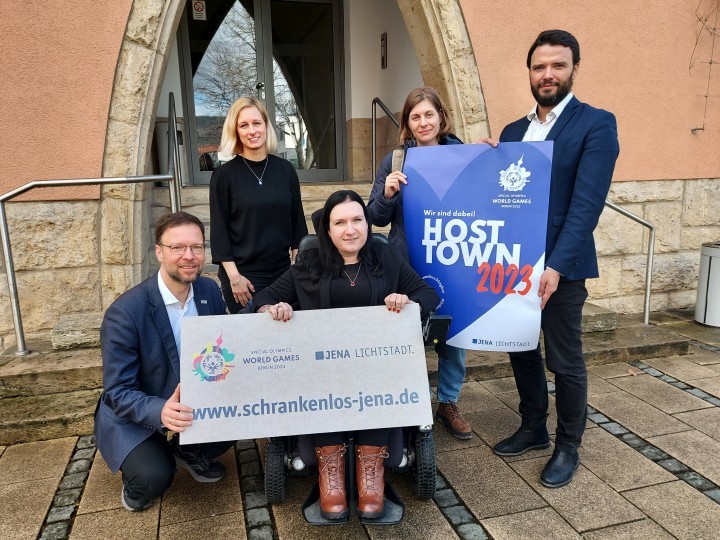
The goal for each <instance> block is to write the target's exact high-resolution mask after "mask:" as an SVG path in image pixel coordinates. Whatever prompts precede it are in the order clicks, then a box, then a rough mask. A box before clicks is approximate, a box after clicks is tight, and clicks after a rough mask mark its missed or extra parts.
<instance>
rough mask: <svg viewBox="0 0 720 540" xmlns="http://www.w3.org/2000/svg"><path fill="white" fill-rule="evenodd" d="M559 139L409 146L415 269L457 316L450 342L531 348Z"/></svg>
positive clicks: (407, 207) (408, 218)
mask: <svg viewBox="0 0 720 540" xmlns="http://www.w3.org/2000/svg"><path fill="white" fill-rule="evenodd" d="M552 149H553V143H552V141H547V142H532V143H524V142H517V143H501V144H499V145H498V147H497V148H492V147H491V146H489V145H487V144H462V145H443V146H430V147H421V148H411V149H409V150H408V152H407V157H406V160H405V166H404V167H403V172H404V173H405V174H406V175H407V177H408V178H407V185H406V186H403V206H404V212H405V234H406V237H407V244H408V249H409V251H410V262H411V264H412V266H413V268H414V269H415V270H416V271H417V272H418V274H420V276H422V277H423V278H424V279H425V280H426V281H427V282H428V283H430V284H431V285H432V286H433V287H435V289H436V290H437V292H438V294H439V295H440V298H441V304H440V307H439V308H438V310H437V312H438V313H440V314H449V315H451V316H452V324H451V325H450V332H449V334H448V344H450V345H453V346H455V347H461V348H464V349H473V350H482V351H524V350H529V349H534V348H535V347H536V346H537V343H538V339H539V336H540V298H538V295H537V292H538V287H539V280H540V275H541V274H542V272H543V270H544V264H545V234H546V228H547V213H548V196H549V192H550V173H551V167H552Z"/></svg>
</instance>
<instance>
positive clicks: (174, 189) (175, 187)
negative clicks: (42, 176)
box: [0, 93, 182, 356]
mask: <svg viewBox="0 0 720 540" xmlns="http://www.w3.org/2000/svg"><path fill="white" fill-rule="evenodd" d="M169 97H170V99H169V116H170V122H169V123H168V130H169V132H170V133H168V135H169V136H168V172H167V174H153V175H146V176H121V177H114V178H73V179H67V180H35V181H33V182H28V183H27V184H25V185H23V186H20V187H19V188H16V189H14V190H12V191H8V192H7V193H5V194H4V195H0V227H1V230H0V237H1V239H2V248H3V257H4V259H5V272H6V274H7V282H8V292H9V293H10V305H11V307H12V312H13V321H14V324H15V337H16V339H17V351H16V352H15V354H16V355H17V356H25V355H27V354H30V350H29V349H27V348H26V347H25V333H24V331H23V324H22V314H21V313H20V300H19V298H18V290H17V282H16V280H15V266H14V264H13V257H12V249H11V247H10V234H9V230H8V223H7V214H6V212H5V202H6V201H9V200H11V199H14V198H15V197H17V196H19V195H22V194H23V193H25V192H27V191H30V190H31V189H35V188H44V187H66V186H90V185H107V184H139V183H142V182H168V187H169V189H170V209H171V210H172V211H173V212H177V211H179V210H180V209H181V208H182V207H181V206H180V175H179V173H180V169H179V166H178V163H179V159H178V157H179V148H178V144H177V119H176V118H175V99H174V96H173V94H172V93H170V96H169ZM171 128H173V129H171ZM171 171H172V173H171Z"/></svg>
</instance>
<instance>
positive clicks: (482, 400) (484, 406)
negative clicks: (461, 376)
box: [458, 381, 504, 414]
mask: <svg viewBox="0 0 720 540" xmlns="http://www.w3.org/2000/svg"><path fill="white" fill-rule="evenodd" d="M458 407H459V408H460V411H461V412H462V413H463V414H466V413H470V412H476V411H488V410H493V409H501V408H503V407H504V404H503V402H502V401H500V400H499V399H498V398H497V397H495V396H494V395H493V394H492V392H490V390H488V389H487V388H485V387H484V386H483V385H481V384H480V383H479V382H477V381H470V382H466V383H464V384H463V385H462V387H461V388H460V396H459V397H458Z"/></svg>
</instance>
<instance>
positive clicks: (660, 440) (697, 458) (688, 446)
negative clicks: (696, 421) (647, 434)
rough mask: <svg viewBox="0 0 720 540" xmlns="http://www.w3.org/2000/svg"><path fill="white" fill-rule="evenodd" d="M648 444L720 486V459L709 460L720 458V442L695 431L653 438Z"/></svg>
mask: <svg viewBox="0 0 720 540" xmlns="http://www.w3.org/2000/svg"><path fill="white" fill-rule="evenodd" d="M648 442H650V443H651V444H654V445H655V446H657V447H659V448H661V449H662V450H664V451H665V452H667V453H668V454H670V455H671V456H673V457H674V458H676V459H678V460H679V461H682V462H683V463H684V464H685V465H687V466H688V467H690V468H691V469H694V470H695V471H697V472H699V473H700V474H702V475H703V476H704V477H705V478H707V479H708V480H710V481H712V482H715V483H716V484H720V459H710V458H709V456H715V458H717V456H720V441H716V440H715V439H713V438H711V437H708V436H707V435H705V434H704V433H701V432H699V431H695V430H693V431H689V432H686V433H683V434H680V433H674V434H671V435H661V436H659V437H652V438H650V439H648Z"/></svg>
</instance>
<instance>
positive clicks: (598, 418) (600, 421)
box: [588, 413, 610, 424]
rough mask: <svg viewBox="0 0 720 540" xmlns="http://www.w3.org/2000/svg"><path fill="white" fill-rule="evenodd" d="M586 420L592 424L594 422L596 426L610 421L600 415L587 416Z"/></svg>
mask: <svg viewBox="0 0 720 540" xmlns="http://www.w3.org/2000/svg"><path fill="white" fill-rule="evenodd" d="M588 420H591V421H592V422H595V423H596V424H603V423H605V422H609V421H610V419H609V418H608V417H607V416H605V415H604V414H600V413H592V414H588Z"/></svg>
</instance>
